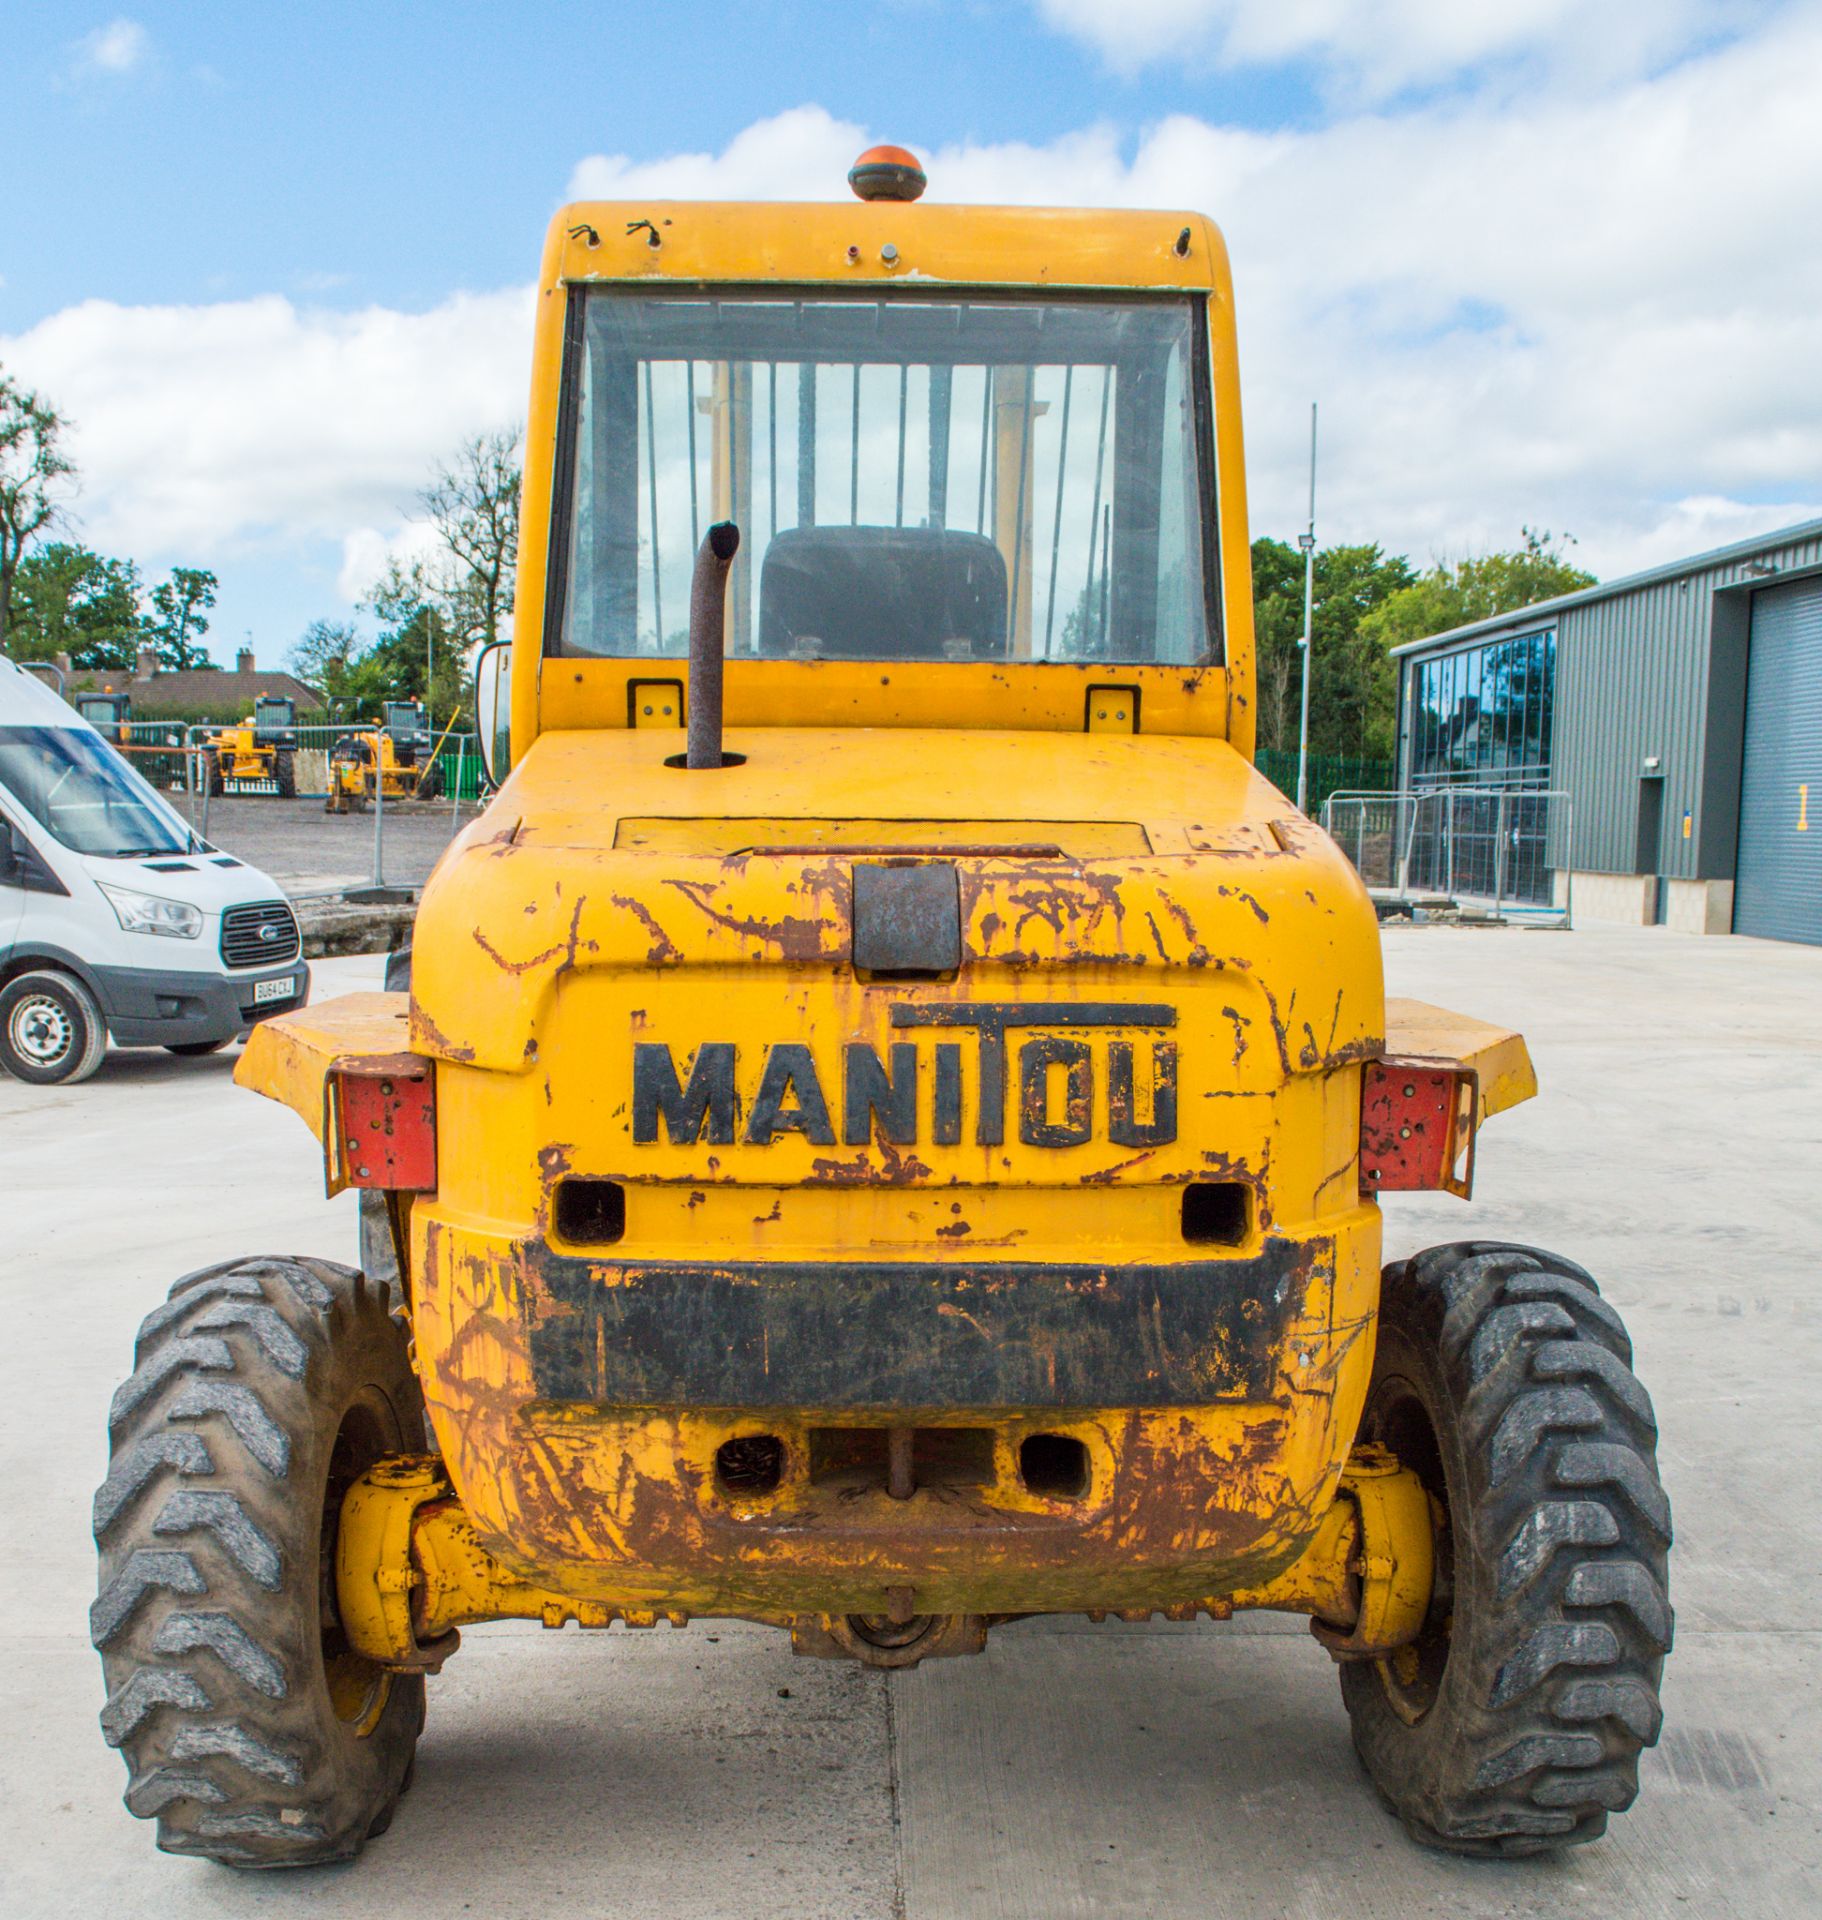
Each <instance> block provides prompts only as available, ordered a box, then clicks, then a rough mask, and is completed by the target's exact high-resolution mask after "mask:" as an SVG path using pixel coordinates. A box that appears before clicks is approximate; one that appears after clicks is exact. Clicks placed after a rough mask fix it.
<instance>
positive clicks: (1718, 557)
mask: <svg viewBox="0 0 1822 1920" xmlns="http://www.w3.org/2000/svg"><path fill="white" fill-rule="evenodd" d="M1817 538H1822V520H1800V521H1798V522H1797V524H1796V525H1795V526H1794V527H1780V528H1778V529H1777V531H1776V532H1774V533H1762V534H1759V535H1758V536H1757V537H1756V538H1754V539H1751V540H1737V541H1735V542H1734V544H1733V545H1732V546H1727V547H1716V548H1714V549H1713V551H1712V552H1709V553H1698V554H1694V555H1692V556H1691V557H1690V558H1689V559H1687V560H1672V561H1669V562H1667V563H1666V564H1665V565H1663V566H1661V567H1647V568H1646V569H1645V571H1644V572H1643V573H1629V574H1626V575H1625V576H1624V577H1623V578H1622V579H1619V580H1603V581H1599V582H1597V583H1596V584H1595V585H1594V586H1592V587H1579V588H1577V590H1576V591H1575V592H1574V593H1559V594H1558V595H1557V596H1556V598H1555V599H1553V600H1538V601H1534V602H1533V603H1532V604H1531V605H1530V606H1528V607H1513V608H1512V609H1511V610H1510V611H1509V612H1507V613H1494V614H1489V615H1488V616H1487V618H1486V619H1484V620H1470V621H1469V622H1468V623H1467V624H1466V625H1465V626H1460V627H1449V628H1447V629H1445V630H1444V631H1443V632H1441V633H1432V634H1429V635H1427V636H1426V637H1425V638H1424V639H1422V640H1407V641H1406V642H1405V643H1404V645H1403V646H1401V647H1393V648H1392V649H1391V650H1390V651H1391V655H1392V657H1393V658H1394V659H1396V658H1397V657H1398V656H1399V655H1400V654H1405V653H1421V652H1422V651H1423V650H1424V649H1425V648H1427V647H1438V646H1443V645H1445V644H1447V643H1449V642H1452V641H1456V640H1465V639H1469V638H1471V637H1472V636H1473V635H1475V634H1477V633H1492V632H1494V631H1495V630H1496V629H1498V628H1501V627H1509V626H1511V625H1513V624H1514V622H1521V621H1522V622H1524V623H1526V624H1529V623H1530V622H1532V621H1534V620H1539V619H1545V618H1548V617H1550V616H1552V615H1555V614H1558V613H1561V612H1562V611H1563V610H1564V609H1565V608H1566V607H1580V606H1586V605H1587V604H1588V602H1589V601H1591V600H1605V599H1607V598H1608V597H1609V596H1610V595H1612V594H1616V593H1631V592H1633V591H1635V590H1636V589H1637V588H1639V587H1655V586H1657V585H1658V584H1659V583H1660V582H1661V581H1665V580H1675V579H1677V578H1679V577H1680V576H1682V575H1684V574H1692V573H1708V572H1712V571H1714V570H1715V569H1717V568H1722V567H1729V566H1742V565H1745V564H1747V563H1749V562H1750V561H1752V560H1754V559H1756V558H1757V557H1758V556H1759V555H1761V554H1763V553H1766V552H1768V551H1770V549H1771V548H1773V547H1788V546H1794V545H1795V544H1796V543H1797V542H1798V541H1801V540H1814V539H1817ZM1742 584H1746V583H1742Z"/></svg>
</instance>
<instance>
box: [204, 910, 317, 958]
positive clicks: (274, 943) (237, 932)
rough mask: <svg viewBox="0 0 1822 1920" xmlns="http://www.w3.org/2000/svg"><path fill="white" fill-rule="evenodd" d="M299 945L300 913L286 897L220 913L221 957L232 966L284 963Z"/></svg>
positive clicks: (295, 954) (292, 955)
mask: <svg viewBox="0 0 1822 1920" xmlns="http://www.w3.org/2000/svg"><path fill="white" fill-rule="evenodd" d="M297 949H298V938H297V916H296V915H295V914H294V913H293V912H292V911H291V908H290V906H289V905H288V904H287V903H286V902H285V901H283V900H261V901H259V902H258V903H257V904H255V905H253V906H250V907H230V908H229V909H228V910H227V912H226V913H224V914H223V915H222V917H221V957H222V959H223V960H225V961H226V962H227V964H228V965H229V966H231V967H276V966H281V965H282V964H283V963H284V962H285V961H287V960H295V959H296V958H297Z"/></svg>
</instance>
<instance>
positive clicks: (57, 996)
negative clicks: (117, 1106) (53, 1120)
mask: <svg viewBox="0 0 1822 1920" xmlns="http://www.w3.org/2000/svg"><path fill="white" fill-rule="evenodd" d="M107 1046H108V1030H107V1023H106V1022H105V1021H104V1020H103V1019H102V1017H101V1009H100V1008H99V1007H98V1006H96V1004H95V996H94V995H93V994H92V993H90V992H89V990H88V988H87V987H85V986H84V985H83V984H82V982H81V981H80V980H78V979H77V978H76V976H75V975H74V974H72V973H51V972H48V971H46V972H43V973H22V974H20V975H19V976H18V978H17V979H14V980H9V981H8V982H7V983H6V986H5V988H4V990H0V1066H4V1067H5V1068H6V1070H7V1072H8V1073H10V1074H11V1075H12V1076H13V1077H14V1078H15V1079H17V1080H24V1081H27V1082H29V1083H30V1084H31V1085H32V1086H35V1087H54V1086H58V1085H71V1086H73V1085H74V1084H75V1083H76V1082H77V1081H78V1080H86V1079H87V1078H88V1077H89V1075H90V1074H91V1073H93V1072H94V1071H95V1069H96V1068H97V1067H98V1066H100V1065H101V1056H102V1055H103V1054H104V1053H105V1052H106V1051H107Z"/></svg>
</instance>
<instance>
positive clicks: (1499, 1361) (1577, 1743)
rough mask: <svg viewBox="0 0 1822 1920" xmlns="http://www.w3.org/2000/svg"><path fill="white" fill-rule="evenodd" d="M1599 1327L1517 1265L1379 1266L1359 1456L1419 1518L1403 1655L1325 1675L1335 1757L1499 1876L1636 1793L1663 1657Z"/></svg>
mask: <svg viewBox="0 0 1822 1920" xmlns="http://www.w3.org/2000/svg"><path fill="white" fill-rule="evenodd" d="M1631 1369H1632V1345H1631V1342H1630V1341H1629V1340H1628V1339H1627V1337H1626V1331H1625V1328H1624V1327H1623V1326H1622V1325H1621V1323H1620V1319H1619V1316H1618V1315H1617V1314H1616V1313H1615V1312H1614V1311H1613V1309H1612V1308H1611V1307H1610V1306H1608V1305H1607V1303H1606V1302H1605V1301H1604V1300H1603V1299H1602V1298H1601V1297H1600V1294H1599V1291H1598V1289H1597V1288H1596V1286H1595V1284H1594V1282H1593V1280H1591V1279H1590V1278H1589V1276H1588V1275H1587V1274H1586V1273H1584V1272H1583V1271H1582V1270H1581V1268H1580V1267H1577V1266H1574V1265H1572V1264H1571V1263H1570V1262H1569V1261H1567V1260H1561V1259H1558V1258H1557V1257H1556V1256H1554V1255H1553V1254H1547V1253H1539V1252H1537V1251H1535V1250H1534V1249H1532V1248H1529V1247H1513V1246H1500V1245H1494V1244H1487V1243H1469V1244H1464V1245H1459V1246H1447V1247H1433V1248H1431V1249H1430V1250H1429V1251H1428V1252H1426V1253H1421V1254H1419V1255H1418V1256H1417V1257H1416V1258H1415V1259H1413V1260H1407V1261H1404V1262H1401V1263H1399V1264H1397V1265H1394V1266H1391V1267H1388V1268H1387V1269H1386V1273H1385V1279H1384V1285H1383V1291H1382V1295H1381V1303H1380V1319H1379V1343H1378V1349H1377V1353H1376V1357H1375V1361H1374V1369H1373V1381H1372V1386H1371V1388H1370V1389H1369V1392H1368V1397H1367V1406H1366V1413H1365V1416H1364V1419H1363V1421H1362V1425H1361V1438H1362V1439H1363V1440H1369V1441H1376V1442H1379V1443H1380V1444H1382V1445H1384V1446H1387V1447H1389V1448H1390V1449H1391V1450H1392V1451H1393V1452H1394V1453H1396V1454H1397V1456H1398V1457H1399V1459H1400V1460H1401V1461H1402V1462H1404V1464H1406V1465H1407V1466H1411V1467H1414V1468H1415V1469H1416V1470H1417V1471H1418V1472H1419V1473H1420V1474H1421V1476H1422V1477H1423V1479H1424V1482H1425V1484H1426V1485H1427V1486H1428V1488H1429V1490H1430V1493H1431V1497H1432V1501H1433V1503H1434V1508H1435V1511H1436V1512H1437V1513H1438V1515H1439V1524H1438V1541H1437V1575H1436V1594H1435V1598H1434V1600H1433V1601H1432V1604H1431V1608H1430V1618H1429V1622H1428V1624H1427V1626H1426V1628H1425V1631H1424V1634H1423V1636H1422V1637H1421V1638H1420V1640H1419V1641H1418V1643H1417V1644H1416V1645H1415V1646H1413V1647H1409V1648H1404V1649H1401V1650H1400V1652H1399V1653H1398V1654H1396V1655H1394V1656H1393V1657H1392V1658H1391V1659H1388V1660H1382V1661H1377V1662H1352V1663H1349V1664H1346V1665H1344V1666H1343V1668H1342V1672H1341V1688H1342V1695H1343V1697H1344V1699H1345V1700H1346V1703H1347V1709H1348V1715H1349V1718H1350V1719H1351V1721H1352V1723H1353V1733H1354V1745H1355V1747H1356V1749H1357V1750H1358V1752H1359V1754H1360V1757H1361V1759H1362V1761H1363V1762H1364V1763H1365V1765H1366V1770H1367V1772H1368V1774H1369V1775H1370V1776H1371V1777H1372V1780H1373V1783H1374V1785H1375V1786H1376V1787H1377V1788H1378V1789H1379V1791H1380V1793H1381V1795H1382V1796H1383V1797H1384V1798H1385V1800H1386V1801H1387V1803H1388V1804H1389V1805H1390V1806H1391V1808H1392V1810H1393V1812H1395V1813H1396V1814H1397V1815H1398V1817H1399V1818H1400V1819H1401V1820H1402V1821H1403V1822H1404V1825H1405V1827H1406V1829H1407V1831H1408V1832H1409V1833H1410V1834H1411V1836H1412V1837H1413V1838H1414V1839H1416V1840H1419V1841H1421V1842H1423V1843H1424V1844H1425V1845H1428V1846H1433V1847H1440V1848H1444V1849H1446V1850H1448V1851H1450V1852H1454V1853H1474V1854H1493V1855H1504V1856H1513V1855H1520V1854H1529V1853H1540V1852H1544V1851H1546V1850H1548V1849H1551V1848H1555V1847H1564V1846H1573V1845H1575V1844H1577V1843H1579V1842H1582V1841H1586V1840H1592V1839H1594V1838H1596V1837H1597V1836H1598V1835H1599V1834H1600V1833H1601V1832H1602V1831H1603V1830H1604V1829H1605V1827H1606V1824H1607V1816H1608V1815H1609V1814H1610V1813H1615V1812H1618V1811H1620V1810H1621V1809H1622V1808H1624V1807H1628V1806H1630V1805H1631V1804H1632V1801H1633V1799H1634V1797H1635V1796H1636V1795H1637V1793H1638V1756H1639V1752H1640V1750H1641V1748H1644V1747H1647V1746H1650V1745H1651V1744H1652V1743H1653V1742H1654V1741H1655V1740H1656V1739H1657V1737H1658V1728H1659V1724H1660V1720H1661V1715H1660V1711H1659V1707H1658V1684H1659V1680H1660V1677H1661V1674H1662V1671H1663V1665H1664V1655H1665V1654H1666V1653H1667V1652H1668V1651H1669V1648H1670V1640H1671V1611H1670V1604H1669V1600H1668V1598H1667V1593H1666V1559H1667V1555H1668V1549H1669V1546H1670V1507H1669V1502H1668V1501H1667V1500H1666V1499H1665V1497H1664V1493H1663V1490H1662V1488H1661V1487H1660V1486H1659V1484H1658V1476H1657V1466H1656V1460H1655V1451H1656V1423H1655V1421H1654V1420H1653V1417H1652V1411H1651V1401H1650V1399H1649V1397H1648V1396H1647V1395H1646V1393H1645V1390H1644V1388H1643V1387H1641V1386H1640V1385H1639V1383H1638V1381H1637V1380H1636V1379H1635V1378H1634V1376H1633V1373H1632V1370H1631Z"/></svg>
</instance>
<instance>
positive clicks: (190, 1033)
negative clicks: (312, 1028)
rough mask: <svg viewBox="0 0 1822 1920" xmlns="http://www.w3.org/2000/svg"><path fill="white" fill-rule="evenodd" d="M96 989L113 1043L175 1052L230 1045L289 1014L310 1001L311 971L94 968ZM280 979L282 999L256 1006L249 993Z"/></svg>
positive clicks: (296, 967) (295, 966)
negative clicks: (284, 986)
mask: <svg viewBox="0 0 1822 1920" xmlns="http://www.w3.org/2000/svg"><path fill="white" fill-rule="evenodd" d="M91 971H92V972H93V975H94V980H95V989H96V993H97V995H98V997H99V998H100V1001H101V1011H102V1014H103V1016H104V1017H105V1019H106V1020H107V1023H108V1032H109V1033H110V1034H111V1035H112V1036H113V1040H114V1044H115V1045H116V1046H121V1047H174V1046H194V1045H201V1044H206V1043H207V1042H208V1041H211V1040H232V1039H233V1038H234V1036H235V1035H236V1034H237V1033H240V1032H242V1031H243V1030H244V1029H245V1028H247V1027H250V1026H252V1025H253V1024H254V1022H255V1021H258V1020H264V1019H265V1018H266V1017H267V1016H268V1015H269V1014H274V1013H289V1012H290V1011H291V1010H292V1009H293V1008H295V1007H300V1006H302V1005H303V1003H304V1001H305V1000H306V999H307V998H308V997H309V993H310V969H309V967H308V966H307V965H306V964H305V962H303V961H302V960H297V961H294V962H293V963H292V964H291V965H290V966H288V967H278V968H272V969H269V970H267V971H264V972H259V973H249V974H247V975H246V976H244V977H241V976H237V975H234V974H214V973H167V972H163V971H161V970H159V969H156V968H150V967H95V968H93V969H92V970H91ZM267 980H284V981H287V982H288V983H289V987H290V990H289V992H288V993H287V994H286V995H285V997H284V998H283V999H281V1000H267V1001H262V1002H260V1003H259V1004H258V1005H255V1003H254V999H253V989H254V987H255V986H256V985H258V984H260V983H262V982H264V981H267Z"/></svg>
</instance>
